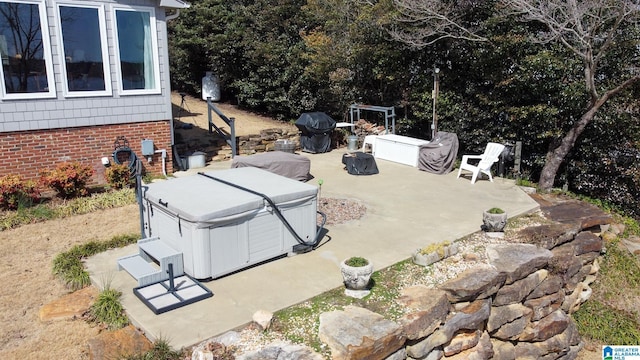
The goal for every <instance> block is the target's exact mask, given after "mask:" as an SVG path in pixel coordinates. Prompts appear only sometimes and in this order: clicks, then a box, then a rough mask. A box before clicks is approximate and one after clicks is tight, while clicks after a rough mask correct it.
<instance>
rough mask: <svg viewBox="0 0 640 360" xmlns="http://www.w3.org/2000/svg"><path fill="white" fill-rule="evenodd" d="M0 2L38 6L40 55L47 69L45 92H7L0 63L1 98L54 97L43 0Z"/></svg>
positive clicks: (45, 7)
mask: <svg viewBox="0 0 640 360" xmlns="http://www.w3.org/2000/svg"><path fill="white" fill-rule="evenodd" d="M0 2H2V3H17V4H30V5H37V6H38V15H40V32H41V35H42V55H43V57H44V63H45V69H46V71H47V85H48V87H49V90H48V91H46V92H44V91H43V92H32V93H17V94H10V93H7V88H6V84H5V81H4V68H3V66H2V64H1V63H0V70H1V73H0V86H1V87H2V88H1V89H0V96H2V99H3V100H22V99H48V98H55V97H56V80H55V76H54V74H53V57H52V55H51V37H50V36H49V22H48V21H47V6H46V4H45V2H44V0H0Z"/></svg>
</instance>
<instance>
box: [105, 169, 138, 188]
mask: <svg viewBox="0 0 640 360" xmlns="http://www.w3.org/2000/svg"><path fill="white" fill-rule="evenodd" d="M106 176H107V183H108V184H109V185H110V186H111V187H112V188H114V189H117V190H120V189H124V188H126V187H131V186H133V185H134V184H135V179H134V178H133V177H132V176H131V170H129V166H127V165H125V164H113V165H111V166H109V167H108V168H107V171H106Z"/></svg>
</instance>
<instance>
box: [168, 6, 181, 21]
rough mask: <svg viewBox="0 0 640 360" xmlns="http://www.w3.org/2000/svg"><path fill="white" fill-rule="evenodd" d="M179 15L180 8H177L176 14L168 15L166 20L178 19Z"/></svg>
mask: <svg viewBox="0 0 640 360" xmlns="http://www.w3.org/2000/svg"><path fill="white" fill-rule="evenodd" d="M178 16H180V9H176V13H175V14H172V15H167V16H166V18H165V20H166V21H171V20H174V19H176V18H177V17H178Z"/></svg>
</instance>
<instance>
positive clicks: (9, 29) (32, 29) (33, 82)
mask: <svg viewBox="0 0 640 360" xmlns="http://www.w3.org/2000/svg"><path fill="white" fill-rule="evenodd" d="M44 46H45V44H44V43H43V37H42V27H41V24H40V11H39V6H38V5H37V4H25V3H14V2H0V56H1V57H2V72H3V77H4V86H5V91H6V93H7V94H19V93H39V92H41V93H47V92H49V83H48V80H47V79H48V77H47V75H48V74H47V64H46V59H45V55H44ZM47 46H48V45H47Z"/></svg>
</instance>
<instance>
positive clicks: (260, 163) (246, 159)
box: [231, 151, 312, 181]
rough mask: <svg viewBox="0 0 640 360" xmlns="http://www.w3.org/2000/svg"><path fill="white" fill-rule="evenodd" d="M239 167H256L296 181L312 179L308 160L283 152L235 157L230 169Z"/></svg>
mask: <svg viewBox="0 0 640 360" xmlns="http://www.w3.org/2000/svg"><path fill="white" fill-rule="evenodd" d="M241 167H256V168H259V169H263V170H267V171H269V172H271V173H274V174H277V175H281V176H285V177H288V178H289V179H294V180H298V181H307V180H310V179H311V178H312V176H311V174H310V172H309V171H310V170H311V161H310V160H309V159H308V158H306V157H304V156H302V155H298V154H292V153H288V152H284V151H269V152H265V153H261V154H255V155H249V156H236V157H235V158H234V159H233V161H232V162H231V168H241Z"/></svg>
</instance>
